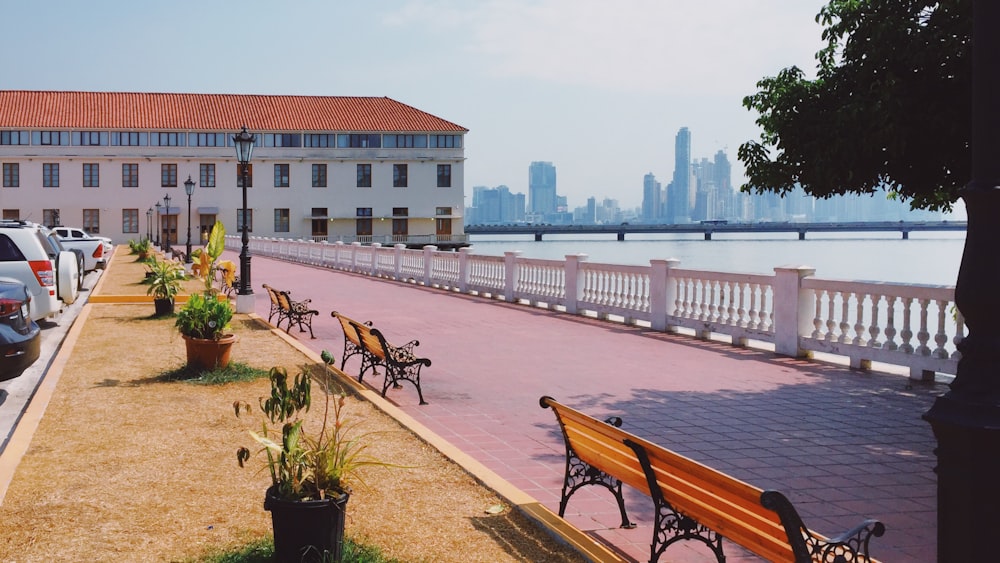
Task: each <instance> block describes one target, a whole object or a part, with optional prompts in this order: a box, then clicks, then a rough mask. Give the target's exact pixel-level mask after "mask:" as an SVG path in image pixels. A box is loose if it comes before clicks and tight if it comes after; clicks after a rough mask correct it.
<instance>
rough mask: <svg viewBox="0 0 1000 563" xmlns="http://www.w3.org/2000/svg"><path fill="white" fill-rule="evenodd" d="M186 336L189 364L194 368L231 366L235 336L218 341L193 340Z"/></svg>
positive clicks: (227, 336) (229, 335)
mask: <svg viewBox="0 0 1000 563" xmlns="http://www.w3.org/2000/svg"><path fill="white" fill-rule="evenodd" d="M181 336H184V344H185V345H186V347H187V363H188V365H189V366H192V367H199V368H202V369H215V368H217V367H218V368H224V367H226V366H228V365H229V356H230V355H231V354H232V349H233V343H234V342H236V335H235V334H227V335H225V336H223V337H222V338H220V339H218V340H208V339H202V338H191V337H189V336H185V335H181Z"/></svg>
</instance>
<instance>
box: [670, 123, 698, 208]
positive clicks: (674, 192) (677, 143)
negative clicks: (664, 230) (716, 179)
mask: <svg viewBox="0 0 1000 563" xmlns="http://www.w3.org/2000/svg"><path fill="white" fill-rule="evenodd" d="M691 195H692V186H691V132H690V131H688V128H687V127H681V129H680V131H678V132H677V137H676V138H675V140H674V181H673V183H672V188H671V191H670V193H669V194H668V195H667V220H668V221H669V222H670V223H675V224H676V223H688V222H690V221H691Z"/></svg>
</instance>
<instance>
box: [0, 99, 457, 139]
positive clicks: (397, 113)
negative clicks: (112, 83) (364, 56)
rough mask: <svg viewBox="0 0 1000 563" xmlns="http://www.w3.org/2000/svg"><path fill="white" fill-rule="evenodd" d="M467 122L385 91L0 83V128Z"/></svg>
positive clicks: (355, 126) (392, 127)
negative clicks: (12, 86)
mask: <svg viewBox="0 0 1000 563" xmlns="http://www.w3.org/2000/svg"><path fill="white" fill-rule="evenodd" d="M243 125H246V127H247V129H250V130H251V131H255V132H257V131H401V132H410V131H412V132H451V133H465V132H467V131H468V129H465V128H464V127H462V126H460V125H456V124H454V123H452V122H450V121H446V120H444V119H441V118H439V117H435V116H433V115H431V114H429V113H427V112H423V111H420V110H418V109H416V108H414V107H411V106H408V105H406V104H403V103H400V102H397V101H396V100H393V99H390V98H385V97H382V98H375V97H352V96H269V95H241V94H162V93H159V94H158V93H145V92H39V91H26V90H0V128H6V129H12V128H24V129H28V128H30V129H85V130H90V129H122V130H128V129H154V130H155V129H180V130H198V131H238V130H239V129H240V127H241V126H243Z"/></svg>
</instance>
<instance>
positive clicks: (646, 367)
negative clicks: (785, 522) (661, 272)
mask: <svg viewBox="0 0 1000 563" xmlns="http://www.w3.org/2000/svg"><path fill="white" fill-rule="evenodd" d="M226 258H229V259H233V260H234V261H236V260H237V257H236V256H235V254H233V253H227V256H226ZM252 266H253V268H252V271H253V286H254V292H255V293H256V312H257V313H258V314H260V315H262V316H263V317H264V318H267V313H268V310H269V301H268V298H267V295H266V293H265V292H264V291H263V289H261V284H262V283H267V284H269V285H271V286H273V287H275V288H278V289H284V290H289V291H291V292H292V297H293V298H294V299H304V298H311V299H312V305H313V307H314V308H315V309H318V310H319V311H320V316H319V317H318V318H317V319H316V320H315V321H314V322H313V327H314V330H315V333H316V337H317V338H316V339H315V340H309V337H308V333H306V334H301V333H298V332H297V330H296V329H294V328H293V330H292V334H293V335H295V336H297V337H298V338H299V340H300V341H301V342H303V343H304V344H306V345H307V346H308V347H310V348H312V349H314V350H316V351H319V350H322V349H328V350H330V351H332V352H333V353H334V354H335V355H336V356H337V357H338V358H339V357H340V354H341V352H342V350H343V332H342V331H341V329H340V325H339V323H337V321H336V319H333V318H331V317H330V311H332V310H337V311H340V312H342V313H344V314H346V315H348V316H349V317H351V318H354V319H356V320H359V321H364V320H372V321H374V322H375V326H376V327H378V328H379V329H380V330H382V331H383V332H384V333H385V334H386V336H387V337H388V339H389V340H390V341H392V342H397V343H402V342H404V341H407V340H410V339H412V338H418V339H419V340H420V346H419V347H418V352H419V354H420V355H421V356H425V357H428V358H430V359H432V360H433V365H432V366H430V367H429V368H425V369H424V372H423V390H424V396H425V398H426V399H427V401H428V402H429V403H430V404H429V405H426V406H418V404H417V395H416V391H415V390H414V389H413V387H412V386H410V385H409V384H406V383H404V386H403V388H401V389H390V391H389V393H388V398H389V399H390V400H392V402H394V403H395V404H397V405H399V406H400V407H401V408H402V409H403V410H404V411H406V412H407V413H408V414H410V415H411V416H413V417H414V418H416V419H417V420H418V421H420V422H421V423H423V424H424V425H426V426H427V427H428V428H430V429H431V430H433V431H435V432H437V433H438V434H439V435H441V436H442V437H444V438H445V439H446V440H448V441H450V442H451V443H453V444H454V445H455V446H457V447H458V448H460V449H461V450H463V451H465V452H466V453H468V454H469V455H471V456H473V457H474V458H476V459H477V460H478V461H480V462H482V463H483V464H485V465H486V466H487V467H489V468H490V469H492V470H493V471H495V472H496V473H498V474H499V475H500V476H501V477H503V478H505V479H506V480H508V481H509V482H510V483H512V484H513V485H515V486H516V487H518V488H520V489H521V490H523V491H524V492H526V493H528V494H530V495H532V496H533V497H535V498H536V499H538V500H539V501H541V502H542V503H543V504H545V505H546V506H548V507H549V508H551V509H552V510H558V503H559V490H560V487H561V484H562V473H563V464H564V453H563V452H564V449H563V444H562V439H561V436H560V435H559V432H558V429H557V427H556V423H555V418H554V417H553V415H552V413H551V412H550V411H549V410H543V409H541V408H540V407H539V406H538V398H539V397H540V396H542V395H550V396H552V397H554V398H555V399H557V400H558V401H560V402H563V403H565V404H568V405H570V406H573V407H576V408H578V409H581V410H583V411H584V412H587V413H588V414H591V415H593V416H595V417H599V418H604V417H606V416H610V415H619V416H621V417H622V418H623V419H624V421H625V424H624V425H623V428H624V429H626V430H628V431H630V432H632V433H635V434H637V435H639V436H642V437H644V438H647V439H649V440H652V441H654V442H656V443H659V444H661V445H663V446H665V447H668V448H671V449H673V450H675V451H677V452H679V453H681V454H683V455H687V456H689V457H692V458H694V459H696V460H698V461H701V462H703V463H706V464H708V465H710V466H712V467H715V468H717V469H720V470H722V471H725V472H727V473H730V474H732V475H733V476H735V477H738V478H740V479H743V480H745V481H747V482H749V483H751V484H754V485H756V486H758V487H761V488H776V489H779V490H782V491H783V492H785V493H786V494H787V495H788V496H789V497H790V498H791V499H792V502H793V503H795V505H796V506H797V507H798V509H799V511H800V513H801V514H802V516H803V518H804V520H805V522H806V524H807V525H809V526H810V527H811V528H813V529H815V530H817V531H819V532H821V533H824V534H827V535H833V534H837V533H840V532H841V531H844V530H846V529H847V528H849V527H850V526H852V525H854V524H856V523H858V522H859V521H860V519H861V518H862V517H873V518H878V519H880V520H882V521H883V522H884V523H885V524H886V527H887V532H886V535H885V536H884V537H882V538H876V539H875V540H874V541H873V555H874V556H875V557H877V558H879V559H881V560H883V561H892V562H899V561H934V559H935V549H936V546H935V544H936V496H935V482H936V481H935V476H934V473H933V466H934V463H935V459H934V456H933V453H932V450H933V448H934V446H935V442H934V439H933V436H932V433H931V429H930V426H929V425H928V424H927V423H925V422H923V421H922V420H921V418H920V417H921V415H922V414H923V413H924V412H926V411H927V410H928V409H929V408H930V406H931V403H932V402H933V400H934V398H935V397H936V396H937V395H938V394H940V393H942V392H944V391H945V390H946V389H945V388H944V387H942V386H940V385H939V386H937V387H933V386H914V387H912V388H911V387H910V386H909V385H908V381H907V380H906V379H905V378H904V377H901V376H894V375H884V374H871V373H863V372H855V371H850V370H848V369H846V368H842V367H839V366H829V365H824V364H819V363H813V362H807V361H804V360H796V359H792V358H785V357H780V356H776V355H774V354H772V353H769V352H763V351H757V350H748V349H741V348H735V347H732V346H729V345H727V344H721V343H717V342H704V341H699V340H695V339H693V338H691V337H687V336H679V335H667V334H663V333H656V332H653V331H649V330H645V329H642V328H634V327H626V326H622V325H619V324H615V323H607V322H601V321H597V320H595V319H589V318H584V317H577V316H571V315H565V314H557V313H552V312H549V311H545V310H539V309H533V308H530V307H527V306H523V305H512V304H507V303H503V302H499V301H490V300H486V299H480V298H475V297H470V296H463V295H460V294H449V293H446V292H444V291H441V290H437V289H429V288H423V287H420V286H416V285H410V284H403V283H397V282H391V281H383V280H377V279H373V278H368V277H365V276H360V275H353V274H346V273H341V272H335V271H330V270H325V269H321V268H315V267H310V266H303V265H297V264H289V263H284V262H280V261H276V260H272V259H268V258H263V257H254V258H253V261H252ZM357 361H358V360H357V359H352V361H351V362H348V365H347V367H346V368H345V371H347V372H348V373H356V370H357V363H356V362H357ZM366 381H367V380H366ZM374 383H375V384H379V385H380V384H381V378H375V381H374ZM591 489H593V490H592V491H587V490H586V489H584V490H582V491H580V492H578V493H576V494H575V495H574V497H573V498H572V499H571V501H570V504H569V510H568V513H567V519H568V520H569V521H570V522H572V523H573V524H574V525H575V526H577V527H578V528H580V529H581V530H584V531H586V532H587V533H589V534H591V535H593V536H595V537H597V538H599V539H600V540H601V541H603V542H605V543H607V544H610V545H612V546H613V547H614V548H615V549H616V550H618V551H620V552H621V553H622V554H624V555H626V556H627V557H629V558H632V559H635V560H637V561H645V560H647V559H648V557H649V541H650V537H651V526H650V523H651V516H652V502H651V501H650V500H649V499H648V498H647V497H644V496H642V495H641V494H639V493H636V492H634V491H627V493H626V495H627V496H626V499H627V506H628V510H629V516H630V517H631V518H632V519H633V521H636V522H638V523H639V527H638V528H637V529H634V530H621V529H618V528H617V527H616V526H617V525H618V524H619V522H620V518H619V516H618V512H617V508H616V506H615V504H614V502H613V499H612V497H611V495H610V494H608V493H607V491H606V490H604V489H600V488H597V487H591ZM685 543H686V544H689V545H683V546H682V545H675V546H672V547H671V548H669V550H668V552H667V554H666V555H665V556H664V560H665V561H711V560H713V558H712V557H711V555H710V553H709V551H708V550H707V549H706V548H704V547H703V546H699V545H697V544H695V543H694V542H685ZM727 553H728V554H729V555H730V557H729V561H731V562H733V561H744V560H754V559H753V558H752V557H749V556H747V555H745V554H744V553H741V552H740V551H739V550H737V549H730V550H729V551H728V552H727Z"/></svg>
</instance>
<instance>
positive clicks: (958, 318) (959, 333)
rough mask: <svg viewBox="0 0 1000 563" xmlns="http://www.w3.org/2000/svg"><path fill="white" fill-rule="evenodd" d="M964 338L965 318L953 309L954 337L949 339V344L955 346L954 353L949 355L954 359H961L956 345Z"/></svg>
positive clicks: (956, 308) (956, 309)
mask: <svg viewBox="0 0 1000 563" xmlns="http://www.w3.org/2000/svg"><path fill="white" fill-rule="evenodd" d="M964 338H965V317H963V316H962V312H961V311H959V310H958V307H955V337H954V338H952V339H951V343H952V344H954V345H955V351H954V352H952V353H951V357H952V358H955V359H961V358H962V353H961V352H959V351H958V345H959V343H961V342H962V340H963V339H964Z"/></svg>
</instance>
